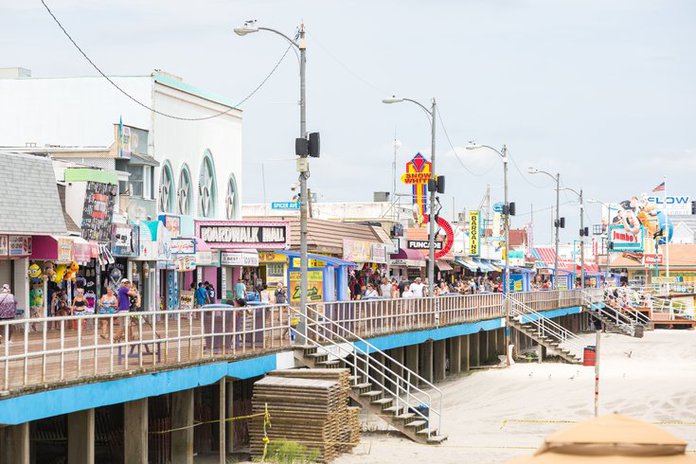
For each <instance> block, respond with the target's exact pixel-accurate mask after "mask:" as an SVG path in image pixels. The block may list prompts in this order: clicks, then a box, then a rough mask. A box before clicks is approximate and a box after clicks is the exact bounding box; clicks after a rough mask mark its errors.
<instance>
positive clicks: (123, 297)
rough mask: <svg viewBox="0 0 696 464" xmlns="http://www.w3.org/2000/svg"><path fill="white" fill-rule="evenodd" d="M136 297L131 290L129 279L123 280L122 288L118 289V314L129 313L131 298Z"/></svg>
mask: <svg viewBox="0 0 696 464" xmlns="http://www.w3.org/2000/svg"><path fill="white" fill-rule="evenodd" d="M131 296H135V293H134V292H133V290H132V289H131V288H130V281H129V280H128V279H121V286H120V287H119V289H118V293H117V298H118V312H123V311H128V310H129V309H130V297H131Z"/></svg>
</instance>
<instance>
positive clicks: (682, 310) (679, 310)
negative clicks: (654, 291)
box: [652, 297, 694, 321]
mask: <svg viewBox="0 0 696 464" xmlns="http://www.w3.org/2000/svg"><path fill="white" fill-rule="evenodd" d="M652 311H653V313H662V314H665V313H667V314H668V315H669V319H670V320H672V319H676V317H681V318H684V319H689V320H692V321H693V320H694V316H693V315H692V314H689V311H688V306H687V305H686V303H684V302H682V301H676V300H673V299H672V298H662V297H655V298H653V305H652Z"/></svg>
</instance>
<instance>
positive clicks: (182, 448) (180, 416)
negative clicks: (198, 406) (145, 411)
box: [171, 389, 193, 464]
mask: <svg viewBox="0 0 696 464" xmlns="http://www.w3.org/2000/svg"><path fill="white" fill-rule="evenodd" d="M171 414H172V429H180V430H175V431H173V432H172V434H171V444H172V446H171V449H172V464H193V389H188V390H182V391H178V392H174V393H172V408H171Z"/></svg>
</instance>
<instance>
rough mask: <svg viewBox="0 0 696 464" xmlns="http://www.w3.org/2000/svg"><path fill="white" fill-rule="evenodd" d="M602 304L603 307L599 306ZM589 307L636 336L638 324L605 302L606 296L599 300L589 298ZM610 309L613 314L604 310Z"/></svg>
mask: <svg viewBox="0 0 696 464" xmlns="http://www.w3.org/2000/svg"><path fill="white" fill-rule="evenodd" d="M600 303H601V305H602V306H600V305H599V304H600ZM587 306H588V307H589V308H590V310H591V311H596V312H597V313H599V314H600V315H603V316H604V317H606V318H608V319H610V320H611V322H612V323H614V324H615V325H616V326H618V327H619V328H627V329H628V330H629V331H630V335H635V333H636V325H637V324H636V323H634V322H633V321H632V320H631V319H630V318H629V317H628V316H627V315H626V314H624V313H623V312H622V311H621V310H620V309H616V308H614V307H613V306H611V305H610V304H609V303H608V302H606V301H605V299H604V295H602V296H601V297H599V298H598V299H597V298H592V297H588V298H587ZM605 307H609V308H611V309H612V310H613V314H612V313H610V312H609V311H607V310H606V309H604V308H605Z"/></svg>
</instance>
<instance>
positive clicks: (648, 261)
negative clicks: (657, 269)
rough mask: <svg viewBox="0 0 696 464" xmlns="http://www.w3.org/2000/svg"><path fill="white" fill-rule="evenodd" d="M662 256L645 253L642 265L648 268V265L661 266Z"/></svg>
mask: <svg viewBox="0 0 696 464" xmlns="http://www.w3.org/2000/svg"><path fill="white" fill-rule="evenodd" d="M662 260H663V255H662V254H657V253H645V254H644V255H643V265H644V266H646V267H648V266H650V265H655V264H662Z"/></svg>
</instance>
